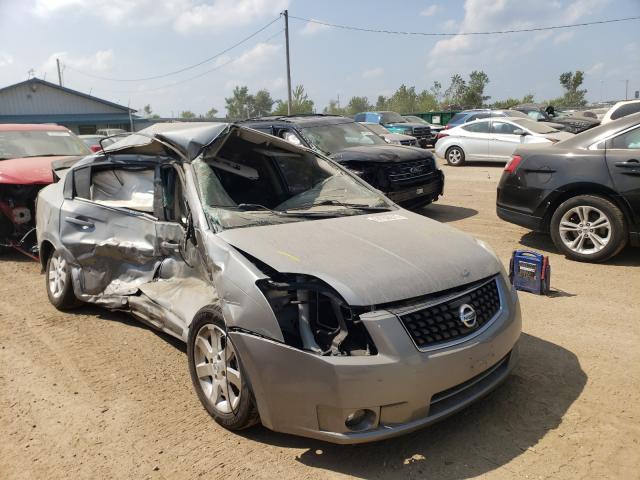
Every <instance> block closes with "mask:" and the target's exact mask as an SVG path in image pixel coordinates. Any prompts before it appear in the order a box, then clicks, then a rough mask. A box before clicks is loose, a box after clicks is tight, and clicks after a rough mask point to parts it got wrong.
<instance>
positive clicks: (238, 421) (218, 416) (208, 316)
mask: <svg viewBox="0 0 640 480" xmlns="http://www.w3.org/2000/svg"><path fill="white" fill-rule="evenodd" d="M211 326H213V327H218V328H219V329H221V330H222V331H224V332H225V338H226V342H231V340H230V339H229V337H228V336H226V331H227V330H226V325H225V322H224V318H223V316H222V310H221V309H220V307H219V306H218V305H208V306H206V307H203V308H202V309H200V310H199V311H198V313H196V315H195V317H194V319H193V322H192V323H191V326H190V328H189V338H188V341H187V358H188V361H189V373H190V374H191V382H192V383H193V388H194V389H195V390H196V393H197V394H198V398H199V399H200V402H201V403H202V406H203V407H204V408H205V409H206V410H207V412H209V415H211V416H212V417H213V419H214V420H215V421H216V422H218V423H219V424H220V425H222V426H223V427H224V428H226V429H228V430H242V429H245V428H249V427H251V426H252V425H255V424H256V423H258V422H259V421H260V418H259V416H258V410H257V408H256V405H255V400H254V398H253V393H252V392H251V388H250V386H249V381H248V378H247V375H246V373H245V372H244V370H243V368H242V365H241V362H240V358H239V357H238V356H237V350H235V347H233V348H234V350H235V353H236V357H235V358H236V360H237V363H236V364H234V368H237V371H239V372H240V378H242V384H241V388H240V389H238V391H239V403H238V405H237V406H236V407H235V408H232V409H231V412H229V413H225V412H221V411H220V410H219V409H218V408H217V407H216V406H215V405H214V404H213V403H212V401H211V400H210V399H209V396H208V395H207V394H206V393H205V392H204V390H203V387H202V385H201V381H200V378H199V377H198V374H197V372H196V357H197V355H198V354H197V351H196V346H195V343H196V339H197V337H198V333H199V332H201V330H203V327H204V328H205V329H206V328H211ZM231 345H233V344H231ZM225 348H226V344H225ZM224 365H225V370H226V367H227V364H226V360H225V364H224ZM229 366H231V365H229ZM213 381H214V378H213V377H211V382H213ZM226 387H227V389H230V388H232V386H230V385H229V382H228V381H227V383H226ZM228 403H231V402H228Z"/></svg>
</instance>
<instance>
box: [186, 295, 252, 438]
mask: <svg viewBox="0 0 640 480" xmlns="http://www.w3.org/2000/svg"><path fill="white" fill-rule="evenodd" d="M187 357H188V360H189V372H190V373H191V381H192V382H193V386H194V388H195V389H196V393H197V394H198V398H199V399H200V402H201V403H202V405H203V406H204V408H205V409H206V410H207V412H209V414H210V415H211V416H212V417H213V418H214V420H215V421H216V422H218V423H219V424H220V425H222V426H223V427H225V428H227V429H229V430H241V429H243V428H247V427H250V426H252V425H254V424H255V423H257V422H258V412H257V409H256V407H255V402H254V399H253V395H252V393H251V390H250V388H249V383H248V381H247V378H245V375H244V372H243V369H242V366H241V364H240V357H239V356H238V353H237V351H236V349H235V346H234V345H233V342H232V341H231V339H230V338H229V336H228V335H227V329H226V326H225V323H224V319H223V317H222V312H221V310H220V307H219V306H216V305H212V306H209V307H204V308H203V309H201V310H200V311H199V312H198V313H197V314H196V316H195V318H194V319H193V323H192V324H191V327H190V330H189V340H188V343H187Z"/></svg>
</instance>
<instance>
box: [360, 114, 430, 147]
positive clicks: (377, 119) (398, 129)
mask: <svg viewBox="0 0 640 480" xmlns="http://www.w3.org/2000/svg"><path fill="white" fill-rule="evenodd" d="M353 118H354V120H355V121H356V122H365V123H379V124H380V125H382V126H383V127H385V128H386V129H387V130H389V131H390V132H391V133H401V134H403V135H411V136H412V137H416V139H417V140H418V145H420V146H421V147H422V148H427V145H429V144H433V143H434V140H435V137H434V135H433V134H432V132H431V127H430V126H429V125H427V124H425V123H423V122H419V123H417V122H410V121H409V120H407V119H406V118H404V117H403V116H402V115H400V114H399V113H396V112H388V111H387V112H360V113H356V114H355V115H354V116H353Z"/></svg>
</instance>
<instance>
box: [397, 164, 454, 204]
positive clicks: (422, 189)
mask: <svg viewBox="0 0 640 480" xmlns="http://www.w3.org/2000/svg"><path fill="white" fill-rule="evenodd" d="M437 173H438V175H437V176H434V178H432V179H431V180H430V181H429V182H427V183H424V184H421V185H414V186H411V187H408V188H403V189H402V190H395V191H389V192H385V195H386V196H387V197H388V198H389V199H390V200H392V201H394V202H395V203H397V204H399V205H402V206H405V207H406V206H419V205H426V204H428V203H430V202H432V201H435V200H437V199H438V197H440V195H442V194H443V193H444V174H443V173H442V171H441V170H437Z"/></svg>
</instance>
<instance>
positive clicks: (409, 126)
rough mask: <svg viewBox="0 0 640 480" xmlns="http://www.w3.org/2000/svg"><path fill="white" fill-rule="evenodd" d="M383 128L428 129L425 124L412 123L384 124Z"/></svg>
mask: <svg viewBox="0 0 640 480" xmlns="http://www.w3.org/2000/svg"><path fill="white" fill-rule="evenodd" d="M384 126H385V127H391V128H402V127H407V128H429V125H427V124H425V123H413V122H400V123H385V124H384Z"/></svg>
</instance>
